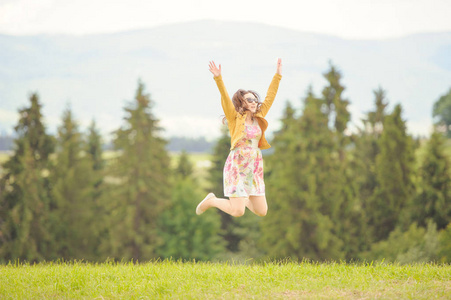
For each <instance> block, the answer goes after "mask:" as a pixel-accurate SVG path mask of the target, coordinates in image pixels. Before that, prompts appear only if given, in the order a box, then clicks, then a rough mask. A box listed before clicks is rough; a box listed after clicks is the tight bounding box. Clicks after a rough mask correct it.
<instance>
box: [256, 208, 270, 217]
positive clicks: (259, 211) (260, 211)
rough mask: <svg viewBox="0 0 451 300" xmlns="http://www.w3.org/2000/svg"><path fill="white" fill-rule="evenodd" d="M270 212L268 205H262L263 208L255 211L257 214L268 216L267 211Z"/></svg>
mask: <svg viewBox="0 0 451 300" xmlns="http://www.w3.org/2000/svg"><path fill="white" fill-rule="evenodd" d="M267 212H268V206H264V207H262V208H260V209H257V210H256V211H255V214H256V215H257V216H259V217H264V216H266V213H267Z"/></svg>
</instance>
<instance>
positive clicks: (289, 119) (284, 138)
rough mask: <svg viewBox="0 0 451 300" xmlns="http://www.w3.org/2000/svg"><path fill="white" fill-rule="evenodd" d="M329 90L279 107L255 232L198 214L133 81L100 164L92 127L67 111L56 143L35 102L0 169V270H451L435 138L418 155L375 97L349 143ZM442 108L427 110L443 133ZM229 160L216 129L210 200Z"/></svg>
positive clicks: (334, 92) (338, 98)
mask: <svg viewBox="0 0 451 300" xmlns="http://www.w3.org/2000/svg"><path fill="white" fill-rule="evenodd" d="M324 77H325V79H326V81H327V85H326V86H325V87H324V88H323V90H322V93H321V95H315V94H314V93H313V89H312V88H311V87H310V88H309V89H308V91H307V93H306V95H305V96H304V97H303V100H302V103H301V107H302V109H297V108H295V107H294V106H293V105H292V104H291V103H289V102H288V103H287V104H286V107H285V110H284V116H283V118H282V127H281V128H280V130H279V131H278V132H277V133H276V134H275V135H274V136H275V137H274V139H273V140H272V141H271V144H272V146H273V151H272V152H271V153H270V154H266V155H265V182H266V186H267V189H266V190H267V199H268V204H269V212H268V214H267V216H266V217H263V218H262V217H257V216H255V215H253V214H249V213H247V214H245V215H244V216H243V217H241V218H233V217H230V216H229V215H226V214H224V213H222V212H220V211H215V210H211V211H208V212H207V213H205V214H203V215H202V216H197V215H196V214H195V213H194V211H195V207H196V205H197V203H198V202H199V201H200V200H201V199H202V198H203V197H204V196H205V193H206V192H207V191H204V190H202V188H200V184H199V178H196V176H195V175H194V174H195V173H194V172H193V165H192V163H191V162H190V161H189V157H188V155H187V153H186V152H183V153H182V154H181V155H180V157H179V159H178V162H177V164H176V166H175V167H173V166H172V165H171V163H170V157H169V153H168V151H167V150H166V148H167V147H166V146H167V141H166V140H165V139H163V138H162V137H161V128H160V126H159V122H158V119H157V118H156V117H155V116H154V115H153V114H152V103H153V100H152V99H151V97H150V94H148V93H147V92H146V91H145V86H144V84H143V83H142V82H141V81H139V82H138V87H137V90H136V94H135V97H134V99H133V100H132V101H131V102H130V103H129V104H127V106H126V107H124V115H125V117H124V120H123V124H121V125H120V127H119V128H118V129H117V130H116V131H114V138H113V148H114V150H115V151H114V153H115V154H114V157H112V158H109V159H107V160H106V159H105V158H104V155H103V147H102V138H101V135H100V133H99V130H98V128H97V127H96V124H95V122H94V121H93V123H92V124H91V126H90V127H89V129H88V130H87V132H86V133H85V132H82V130H80V128H79V125H78V124H77V121H76V119H75V117H74V116H73V114H72V112H71V109H70V108H66V109H65V111H64V112H63V114H62V118H61V124H60V126H59V127H58V133H57V135H56V136H52V135H49V134H48V133H47V130H46V127H45V125H44V124H43V122H42V119H43V117H42V114H41V104H40V102H39V97H38V95H37V94H33V95H31V97H30V99H29V100H30V103H29V106H27V107H25V108H22V109H20V110H19V115H20V119H19V122H18V124H17V126H15V128H14V130H15V132H16V139H15V140H14V151H13V154H12V155H11V157H10V158H9V160H8V161H6V162H5V163H4V164H3V166H2V169H3V172H2V174H1V178H0V260H1V261H2V262H3V263H7V262H8V261H13V260H25V261H43V260H47V261H48V260H56V259H65V260H71V259H84V260H87V261H104V260H106V259H113V260H131V259H133V260H136V261H146V260H149V259H156V258H173V259H186V260H192V259H195V260H226V259H233V260H235V261H240V260H242V261H248V260H249V259H251V258H252V259H255V260H258V259H268V258H269V259H284V258H287V257H289V258H291V259H295V260H302V259H310V260H316V261H324V260H346V261H357V260H379V259H385V260H386V261H398V262H401V263H409V262H417V261H439V262H450V261H451V201H450V197H451V194H450V193H451V191H450V183H451V177H450V176H451V175H450V174H451V173H450V169H449V168H450V165H449V159H448V157H447V155H446V150H445V143H446V138H445V136H444V135H443V133H440V132H438V131H435V132H434V133H433V134H432V135H431V137H430V138H429V139H428V140H427V141H425V142H424V143H425V145H421V147H420V142H419V141H418V140H415V139H414V138H413V137H412V136H410V135H408V134H407V132H406V125H405V121H404V120H403V119H402V107H401V106H400V105H396V106H395V107H394V109H393V111H391V112H387V105H388V102H387V99H386V92H385V91H384V90H383V89H382V88H379V89H377V90H375V91H374V103H375V107H374V110H373V111H370V112H368V113H367V114H366V115H365V118H364V119H363V120H362V124H363V125H362V127H361V128H359V129H358V132H351V131H350V130H349V128H348V123H349V121H350V119H351V115H350V112H349V110H348V105H349V101H348V100H347V99H344V98H343V96H342V95H343V91H344V89H345V87H344V86H343V84H342V82H341V81H342V75H341V73H340V72H339V71H338V70H337V68H336V67H335V66H333V65H330V68H329V70H328V71H327V72H325V73H324ZM450 95H451V93H450ZM444 97H445V98H443V97H442V98H443V99H447V98H446V97H448V96H444ZM442 98H441V99H442ZM442 102H443V101H442ZM442 107H445V108H444V109H442V110H439V109H437V112H436V111H435V110H434V114H435V116H436V117H437V118H438V120H437V123H438V124H439V125H440V124H443V123H444V120H443V118H442V119H440V116H441V115H443V116H445V115H446V114H445V113H443V114H441V112H446V109H447V108H446V105H445V106H444V105H442ZM450 107H451V106H450ZM229 147H230V137H229V136H228V130H227V128H226V127H225V126H224V127H223V128H222V134H221V137H220V138H219V139H218V141H217V142H216V144H215V146H214V149H213V154H212V161H211V163H212V164H211V168H210V169H209V171H208V177H207V180H208V183H209V190H208V191H212V192H214V193H215V194H216V195H222V194H223V191H222V171H223V166H224V162H225V159H226V157H227V155H228V152H229Z"/></svg>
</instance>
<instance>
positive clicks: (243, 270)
mask: <svg viewBox="0 0 451 300" xmlns="http://www.w3.org/2000/svg"><path fill="white" fill-rule="evenodd" d="M0 298H2V299H48V298H56V299H130V298H132V299H155V298H165V299H167V298H169V299H242V298H248V299H249V298H252V299H281V298H284V299H286V298H288V299H432V298H433V299H451V266H450V265H436V264H415V265H397V264H385V263H377V264H346V263H334V262H330V263H311V262H302V263H294V262H283V263H275V262H272V263H259V264H244V265H238V264H230V263H199V262H196V263H194V262H184V263H183V262H174V261H163V262H148V263H141V264H133V263H113V262H110V263H99V264H91V263H84V262H72V263H65V262H63V263H61V262H60V263H41V264H35V265H29V264H9V265H3V266H0Z"/></svg>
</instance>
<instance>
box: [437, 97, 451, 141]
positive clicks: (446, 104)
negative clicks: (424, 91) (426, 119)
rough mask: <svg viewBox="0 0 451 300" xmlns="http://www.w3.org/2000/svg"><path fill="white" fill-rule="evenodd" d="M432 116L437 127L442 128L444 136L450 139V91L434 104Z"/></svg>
mask: <svg viewBox="0 0 451 300" xmlns="http://www.w3.org/2000/svg"><path fill="white" fill-rule="evenodd" d="M432 116H433V117H434V118H435V119H436V124H437V125H441V126H442V127H444V131H445V132H446V136H447V137H448V138H451V89H449V91H448V92H447V93H446V94H445V95H443V96H441V97H440V98H439V99H438V100H437V101H436V102H435V103H434V108H433V113H432Z"/></svg>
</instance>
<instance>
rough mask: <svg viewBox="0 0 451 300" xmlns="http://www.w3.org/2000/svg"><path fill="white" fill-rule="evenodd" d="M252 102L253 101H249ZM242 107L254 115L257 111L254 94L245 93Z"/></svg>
mask: <svg viewBox="0 0 451 300" xmlns="http://www.w3.org/2000/svg"><path fill="white" fill-rule="evenodd" d="M248 100H249V101H251V100H254V101H251V102H249V101H248ZM244 105H245V108H247V109H248V110H250V111H251V112H252V113H255V112H256V111H257V98H255V96H254V94H252V93H247V94H244Z"/></svg>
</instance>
